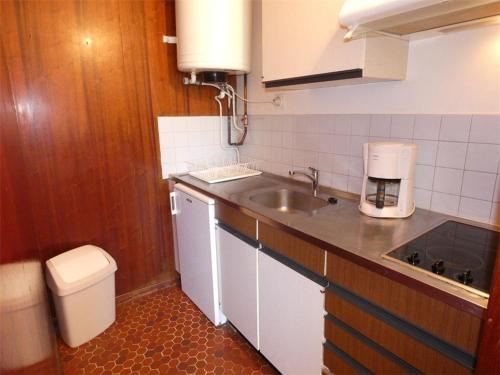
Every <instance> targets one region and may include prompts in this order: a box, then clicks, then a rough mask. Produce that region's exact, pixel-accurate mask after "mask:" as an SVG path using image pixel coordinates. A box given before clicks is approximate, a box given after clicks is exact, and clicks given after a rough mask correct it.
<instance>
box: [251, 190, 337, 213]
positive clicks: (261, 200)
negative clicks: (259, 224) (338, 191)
mask: <svg viewBox="0 0 500 375" xmlns="http://www.w3.org/2000/svg"><path fill="white" fill-rule="evenodd" d="M250 200H251V201H252V202H255V203H257V204H260V205H261V206H264V207H268V208H274V209H275V210H278V211H280V212H286V213H297V212H313V211H315V210H317V209H320V208H321V207H325V206H327V205H328V202H327V201H325V200H323V199H320V198H316V197H313V196H312V195H309V194H304V193H301V192H298V191H293V190H287V189H280V190H273V191H266V192H263V193H258V194H255V195H252V196H251V197H250Z"/></svg>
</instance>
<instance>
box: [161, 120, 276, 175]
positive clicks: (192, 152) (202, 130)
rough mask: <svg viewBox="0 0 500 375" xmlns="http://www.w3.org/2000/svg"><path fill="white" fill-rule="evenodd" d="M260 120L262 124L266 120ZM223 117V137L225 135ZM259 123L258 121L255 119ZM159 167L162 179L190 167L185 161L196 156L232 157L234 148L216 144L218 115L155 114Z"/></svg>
mask: <svg viewBox="0 0 500 375" xmlns="http://www.w3.org/2000/svg"><path fill="white" fill-rule="evenodd" d="M265 120H266V119H265V118H261V119H260V123H261V124H262V126H264V124H266V123H267V121H265ZM225 121H226V119H225V118H224V119H223V136H224V139H225V137H226V134H227V133H226V131H225V124H226V122H225ZM257 123H259V121H257ZM158 133H159V139H160V152H161V168H162V176H163V178H168V176H169V175H170V174H173V173H182V172H186V171H187V170H188V169H190V167H191V165H190V164H189V162H193V161H197V160H200V159H215V158H217V159H220V158H222V159H229V158H234V155H235V153H234V151H228V150H224V149H222V148H221V147H220V119H219V117H218V116H190V117H182V116H161V117H158Z"/></svg>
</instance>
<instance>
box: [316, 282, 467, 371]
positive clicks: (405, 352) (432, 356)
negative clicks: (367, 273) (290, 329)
mask: <svg viewBox="0 0 500 375" xmlns="http://www.w3.org/2000/svg"><path fill="white" fill-rule="evenodd" d="M325 306H326V310H327V311H328V313H330V314H331V315H333V316H334V317H336V318H337V319H339V320H341V321H342V322H343V323H345V324H346V325H348V326H350V327H352V328H353V329H355V330H356V331H358V332H359V333H360V334H362V335H364V336H366V337H368V338H369V339H370V340H372V341H374V342H376V343H377V344H378V345H380V346H382V347H384V348H385V349H387V350H388V351H390V352H392V353H393V354H394V355H396V356H397V357H399V358H400V359H402V360H403V361H405V362H407V363H408V364H409V365H411V366H413V367H415V368H416V369H418V370H419V371H422V372H424V373H433V374H470V373H471V371H470V370H469V369H467V368H465V367H463V366H461V365H460V364H459V363H457V362H455V361H454V360H452V359H450V358H448V357H446V356H444V355H443V354H441V353H439V352H438V351H436V350H434V349H432V348H430V347H428V346H426V345H424V344H423V343H421V342H420V341H418V340H416V339H414V338H412V337H410V336H408V335H406V334H404V333H402V332H400V331H398V330H396V329H395V328H393V327H391V326H390V325H389V324H387V323H385V322H383V321H381V320H378V319H376V318H374V317H373V316H372V315H370V314H368V313H366V312H364V311H362V310H361V309H358V308H357V307H356V306H354V305H352V304H351V303H349V302H347V301H345V300H343V299H342V298H339V297H337V296H336V295H335V294H333V293H331V292H329V291H327V293H326V300H325ZM334 343H335V341H334Z"/></svg>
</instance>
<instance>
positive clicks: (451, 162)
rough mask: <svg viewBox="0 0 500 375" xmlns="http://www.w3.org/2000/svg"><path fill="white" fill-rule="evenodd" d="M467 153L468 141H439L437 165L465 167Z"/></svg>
mask: <svg viewBox="0 0 500 375" xmlns="http://www.w3.org/2000/svg"><path fill="white" fill-rule="evenodd" d="M466 155H467V143H459V142H439V144H438V153H437V159H436V165H437V166H438V167H448V168H457V169H464V165H465V157H466Z"/></svg>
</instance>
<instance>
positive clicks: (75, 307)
mask: <svg viewBox="0 0 500 375" xmlns="http://www.w3.org/2000/svg"><path fill="white" fill-rule="evenodd" d="M46 264H47V269H48V272H47V283H48V284H49V287H50V289H51V290H52V295H53V297H54V303H55V306H56V313H57V321H58V323H59V329H60V331H61V336H62V338H63V340H64V341H65V342H66V344H68V345H69V346H71V347H73V348H75V347H77V346H79V345H81V344H83V343H85V342H87V341H89V340H91V339H93V338H94V337H96V336H97V335H99V334H100V333H102V332H103V331H104V330H106V328H108V327H109V326H110V325H111V324H112V323H113V322H114V321H115V317H116V313H115V272H116V270H117V267H116V262H115V260H114V259H113V258H112V257H111V255H109V254H108V253H107V252H106V251H104V250H103V249H101V248H99V247H97V246H93V245H85V246H81V247H78V248H76V249H73V250H70V251H66V252H65V253H62V254H60V255H57V256H55V257H54V258H51V259H49V260H48V261H47V262H46Z"/></svg>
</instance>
